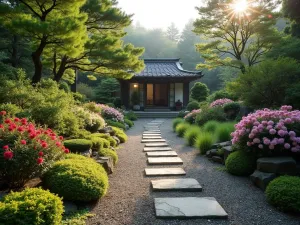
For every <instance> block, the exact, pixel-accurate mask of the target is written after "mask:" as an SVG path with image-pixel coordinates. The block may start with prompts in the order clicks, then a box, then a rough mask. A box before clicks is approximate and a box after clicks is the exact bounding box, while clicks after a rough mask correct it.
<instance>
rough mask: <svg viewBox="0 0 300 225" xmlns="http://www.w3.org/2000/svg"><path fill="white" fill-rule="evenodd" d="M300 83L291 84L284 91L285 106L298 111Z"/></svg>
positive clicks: (299, 107) (299, 106) (299, 105)
mask: <svg viewBox="0 0 300 225" xmlns="http://www.w3.org/2000/svg"><path fill="white" fill-rule="evenodd" d="M299 99H300V82H298V83H295V84H291V85H290V87H288V88H287V90H286V96H285V100H284V102H285V104H288V105H291V106H293V108H296V109H300V101H299Z"/></svg>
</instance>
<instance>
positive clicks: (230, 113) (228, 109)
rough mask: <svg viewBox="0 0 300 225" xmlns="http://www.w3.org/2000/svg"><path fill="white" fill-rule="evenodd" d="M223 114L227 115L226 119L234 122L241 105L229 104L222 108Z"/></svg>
mask: <svg viewBox="0 0 300 225" xmlns="http://www.w3.org/2000/svg"><path fill="white" fill-rule="evenodd" d="M223 109H224V112H225V113H226V115H227V118H228V119H230V120H234V119H235V118H236V117H237V115H238V114H239V112H240V110H241V105H240V103H238V102H230V103H227V104H225V105H224V106H223Z"/></svg>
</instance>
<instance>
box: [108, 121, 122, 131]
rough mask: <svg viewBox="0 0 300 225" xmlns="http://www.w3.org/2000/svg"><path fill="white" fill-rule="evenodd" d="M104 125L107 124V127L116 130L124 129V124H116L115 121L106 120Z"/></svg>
mask: <svg viewBox="0 0 300 225" xmlns="http://www.w3.org/2000/svg"><path fill="white" fill-rule="evenodd" d="M106 123H107V124H108V125H109V126H114V127H118V128H121V129H123V130H125V129H126V127H125V125H124V123H120V122H116V121H113V120H106Z"/></svg>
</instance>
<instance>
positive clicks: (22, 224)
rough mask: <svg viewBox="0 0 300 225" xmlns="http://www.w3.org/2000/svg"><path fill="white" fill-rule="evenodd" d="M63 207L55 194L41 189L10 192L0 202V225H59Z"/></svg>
mask: <svg viewBox="0 0 300 225" xmlns="http://www.w3.org/2000/svg"><path fill="white" fill-rule="evenodd" d="M63 212H64V207H63V203H62V201H61V199H60V198H59V197H58V196H56V195H55V194H52V193H50V192H49V191H46V190H43V189H41V188H28V189H25V190H24V191H22V192H11V193H10V194H8V195H6V196H4V198H3V199H2V201H1V202H0V224H6V225H17V224H18V225H28V224H33V225H42V224H49V225H50V224H52V225H60V224H61V220H62V214H63Z"/></svg>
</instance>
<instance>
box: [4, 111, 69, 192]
mask: <svg viewBox="0 0 300 225" xmlns="http://www.w3.org/2000/svg"><path fill="white" fill-rule="evenodd" d="M5 114H6V112H5V111H1V112H0V117H1V115H2V117H3V121H4V123H3V124H0V174H1V176H2V178H3V180H4V181H5V182H6V183H7V184H8V185H9V186H10V187H22V186H23V185H24V184H25V183H26V182H27V181H28V180H30V179H32V178H33V177H38V176H41V175H42V174H43V173H44V171H45V170H47V169H48V168H49V167H50V166H51V165H52V164H53V162H55V161H56V160H59V159H60V158H62V157H63V156H64V155H65V153H68V151H69V150H67V149H65V147H64V146H63V145H62V143H61V141H62V140H63V137H61V136H57V135H56V134H55V133H54V132H53V131H52V130H51V129H44V128H41V127H38V126H35V125H34V124H32V123H29V122H28V121H27V119H26V118H23V119H19V118H8V117H6V116H5Z"/></svg>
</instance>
